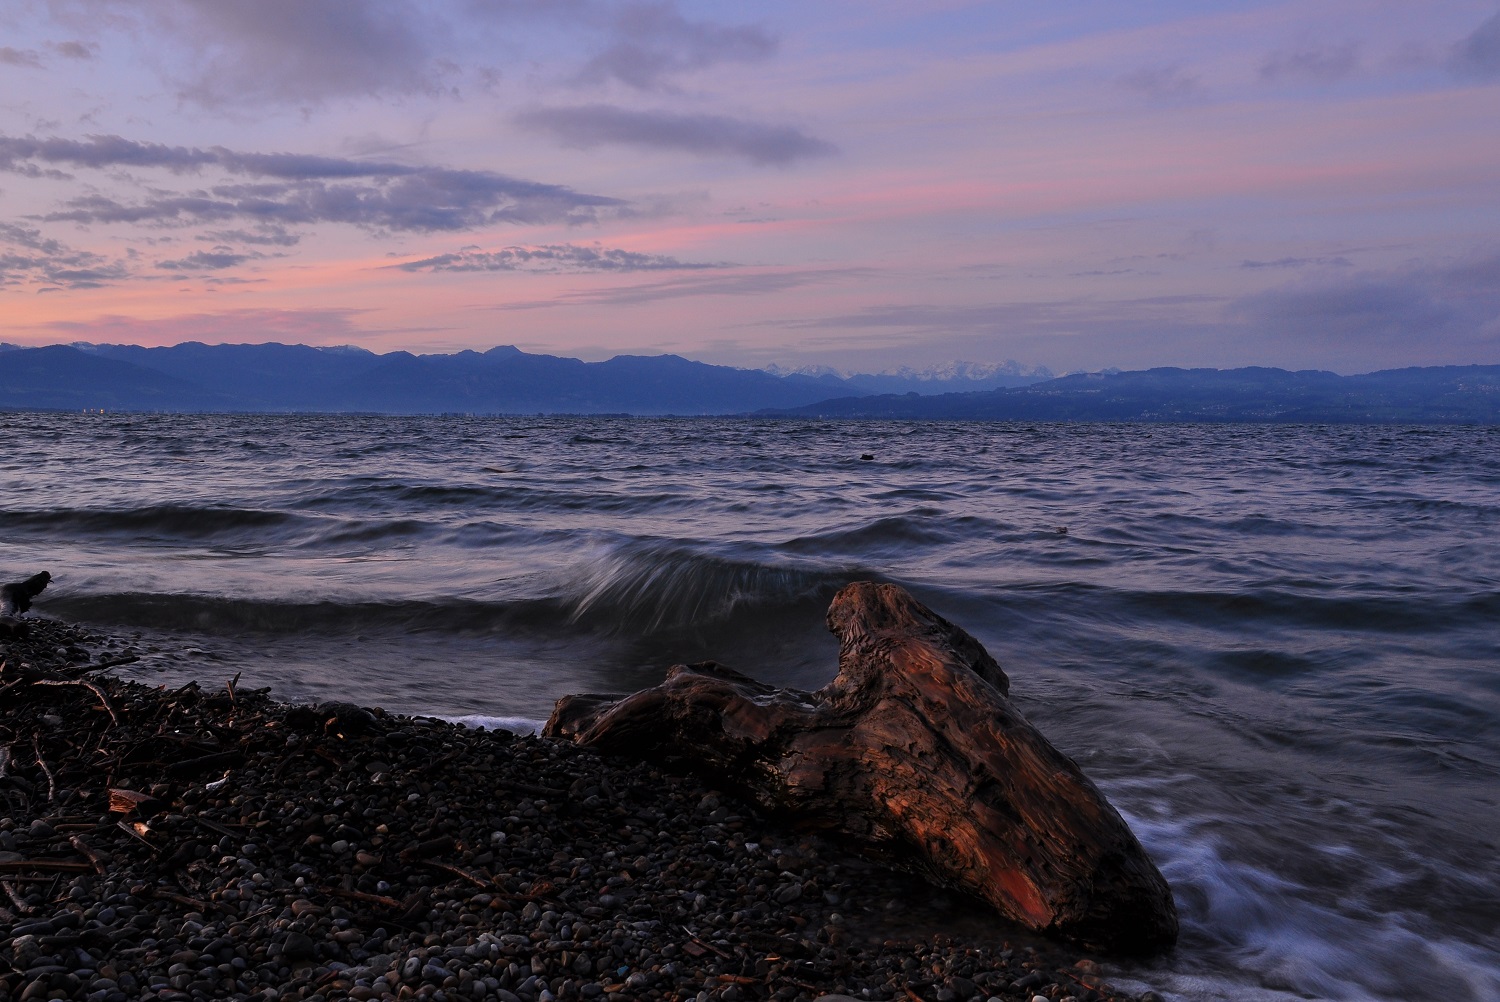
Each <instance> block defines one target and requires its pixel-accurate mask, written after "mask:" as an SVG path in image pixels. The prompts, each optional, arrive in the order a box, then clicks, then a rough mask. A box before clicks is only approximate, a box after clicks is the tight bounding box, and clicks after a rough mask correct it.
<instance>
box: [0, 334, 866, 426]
mask: <svg viewBox="0 0 1500 1002" xmlns="http://www.w3.org/2000/svg"><path fill="white" fill-rule="evenodd" d="M849 392H851V390H850V387H849V386H848V385H847V384H845V383H843V382H842V381H839V380H837V379H835V380H828V379H822V378H815V377H811V376H801V375H794V376H784V377H783V376H774V375H772V374H771V373H768V372H764V371H761V370H759V369H735V368H731V367H729V366H723V365H708V364H706V363H703V362H693V361H689V360H688V359H685V358H680V357H678V356H676V355H653V356H639V355H618V356H616V357H614V358H612V359H609V360H608V361H605V362H582V361H580V360H578V359H576V358H559V357H557V356H554V355H532V354H528V353H526V352H523V351H520V350H519V349H517V348H514V347H510V346H502V347H498V348H492V349H490V350H489V351H486V352H476V351H461V352H458V353H456V354H451V355H445V354H433V355H413V354H411V353H410V352H405V351H397V352H390V353H388V354H384V355H378V354H375V353H374V352H370V351H365V350H364V349H360V348H313V347H308V346H307V345H286V344H274V343H273V344H219V345H208V344H201V343H199V342H195V341H189V342H186V343H184V344H179V345H174V346H172V347H170V348H142V347H139V346H136V345H107V344H106V345H91V344H76V345H51V346H49V347H46V348H18V347H15V346H13V345H6V346H4V347H3V348H0V407H3V408H9V409H39V410H74V409H89V408H94V409H97V408H104V409H107V410H148V411H156V410H160V411H285V412H294V411H333V412H343V411H351V412H352V411H360V412H377V413H393V414H412V413H418V414H421V413H476V414H536V413H572V414H600V413H632V414H727V413H737V412H742V411H750V410H759V409H762V408H766V407H797V406H801V405H803V404H808V403H812V402H814V401H817V400H822V399H825V398H827V397H830V396H838V395H843V394H847V393H849Z"/></svg>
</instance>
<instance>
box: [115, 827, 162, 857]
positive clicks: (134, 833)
mask: <svg viewBox="0 0 1500 1002" xmlns="http://www.w3.org/2000/svg"><path fill="white" fill-rule="evenodd" d="M115 827H116V828H119V829H120V831H122V832H124V833H125V834H126V835H130V836H133V837H135V838H138V839H140V840H141V842H143V843H145V845H146V848H148V849H150V850H151V851H152V852H159V851H160V850H158V849H157V848H156V846H154V845H152V844H151V840H150V839H148V838H147V837H146V836H144V835H142V834H141V833H140V832H138V831H136V830H135V828H134V827H133V826H132V825H131V824H130V823H129V822H127V821H118V822H116V823H115Z"/></svg>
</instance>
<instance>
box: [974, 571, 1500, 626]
mask: <svg viewBox="0 0 1500 1002" xmlns="http://www.w3.org/2000/svg"><path fill="white" fill-rule="evenodd" d="M1001 600H1002V601H1003V602H1004V603H1005V604H1006V605H1010V606H1016V607H1029V606H1037V607H1039V608H1040V607H1051V606H1056V605H1057V604H1059V603H1063V602H1081V603H1086V604H1087V607H1088V609H1089V611H1090V613H1091V614H1092V615H1094V616H1096V617H1098V618H1099V620H1113V621H1115V622H1122V623H1124V622H1128V623H1152V622H1161V621H1168V622H1179V623H1182V622H1185V623H1189V624H1192V625H1196V626H1206V627H1228V628H1232V629H1233V630H1234V631H1236V632H1240V631H1243V630H1245V629H1248V628H1251V627H1255V626H1265V625H1277V626H1302V627H1310V628H1315V629H1319V630H1328V629H1351V630H1360V631H1364V632H1371V633H1428V632H1434V631H1436V630H1439V629H1445V628H1451V627H1455V626H1457V627H1468V626H1474V625H1476V624H1477V623H1480V622H1483V621H1485V620H1486V619H1490V620H1492V619H1493V617H1495V616H1497V615H1500V592H1450V593H1437V594H1433V593H1423V592H1413V593H1410V594H1384V595H1379V594H1368V595H1360V594H1347V593H1346V594H1319V593H1316V592H1314V591H1312V590H1311V589H1309V590H1302V589H1294V588H1284V589H1283V588H1256V589H1245V590H1243V591H1226V590H1223V589H1214V588H1210V587H1205V588H1203V589H1201V590H1192V589H1161V590H1148V589H1130V588H1108V587H1104V586H1101V585H1097V584H1088V583H1083V582H1069V583H1066V584H1055V583H1051V582H1049V583H1045V584H1014V585H1010V586H1008V587H1007V588H1006V590H1005V593H1004V595H1003V596H1001Z"/></svg>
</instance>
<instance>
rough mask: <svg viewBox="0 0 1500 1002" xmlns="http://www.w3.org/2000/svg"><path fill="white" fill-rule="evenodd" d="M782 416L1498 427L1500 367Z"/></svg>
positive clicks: (1008, 396)
mask: <svg viewBox="0 0 1500 1002" xmlns="http://www.w3.org/2000/svg"><path fill="white" fill-rule="evenodd" d="M775 413H777V414H780V415H784V416H788V417H811V416H816V417H837V418H867V419H868V418H886V419H901V420H914V419H915V420H929V421H931V420H954V421H1161V422H1170V421H1223V422H1227V421H1240V422H1272V421H1274V422H1285V423H1324V424H1328V423H1332V424H1392V423H1410V424H1500V365H1466V366H1456V365H1455V366H1432V367H1426V368H1410V369H1385V370H1382V371H1380V372H1371V373H1367V374H1365V375H1359V376H1340V375H1338V374H1336V373H1332V372H1322V371H1317V370H1302V371H1297V372H1288V371H1287V370H1285V369H1270V368H1261V367H1249V368H1242V369H1176V368H1157V369H1145V370H1138V371H1133V372H1095V373H1075V374H1073V375H1068V376H1062V377H1060V378H1057V379H1049V380H1046V381H1045V382H1039V383H1033V384H1031V385H1029V386H1022V387H1015V388H1012V389H1003V390H991V391H989V392H985V393H943V394H938V395H934V396H927V397H922V396H917V395H915V394H905V395H899V396H898V395H894V394H882V395H878V396H868V395H865V396H857V397H856V396H849V397H843V398H839V399H836V400H824V401H820V402H818V403H816V404H813V405H811V406H804V407H799V408H789V409H783V410H780V411H776V412H775Z"/></svg>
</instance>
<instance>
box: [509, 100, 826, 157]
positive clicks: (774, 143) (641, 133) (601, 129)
mask: <svg viewBox="0 0 1500 1002" xmlns="http://www.w3.org/2000/svg"><path fill="white" fill-rule="evenodd" d="M516 123H517V124H518V125H520V126H521V127H523V128H526V129H529V130H531V131H533V132H540V133H544V134H546V135H549V136H552V137H553V138H555V139H557V140H558V141H559V142H561V143H563V144H565V145H568V146H573V147H576V148H578V149H585V150H586V149H593V148H594V147H596V146H606V145H618V146H634V147H638V148H642V149H650V150H660V151H665V152H672V153H691V154H693V155H694V156H714V157H723V156H729V157H740V158H743V159H745V160H748V161H750V162H751V163H753V164H773V165H776V166H786V165H788V164H791V163H794V162H795V161H798V160H805V159H808V158H811V157H823V156H828V155H830V154H833V153H836V152H837V148H836V147H835V146H834V145H833V144H831V143H828V142H824V141H823V140H821V139H815V138H813V137H812V136H809V135H807V134H806V133H804V132H802V131H800V130H798V129H795V128H792V127H791V126H788V125H766V124H763V123H760V122H749V121H745V120H743V119H739V118H731V117H729V116H726V115H691V114H678V113H676V112H668V111H634V110H631V109H628V108H621V107H618V106H615V105H609V104H590V105H577V106H573V107H562V108H539V109H537V110H535V111H528V112H525V113H523V114H520V115H517V116H516Z"/></svg>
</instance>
